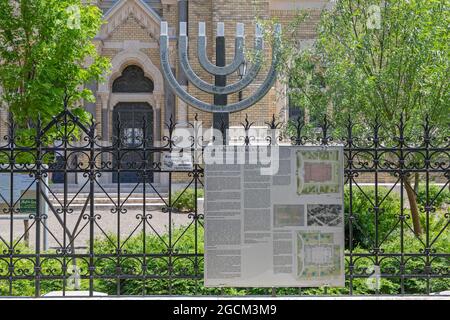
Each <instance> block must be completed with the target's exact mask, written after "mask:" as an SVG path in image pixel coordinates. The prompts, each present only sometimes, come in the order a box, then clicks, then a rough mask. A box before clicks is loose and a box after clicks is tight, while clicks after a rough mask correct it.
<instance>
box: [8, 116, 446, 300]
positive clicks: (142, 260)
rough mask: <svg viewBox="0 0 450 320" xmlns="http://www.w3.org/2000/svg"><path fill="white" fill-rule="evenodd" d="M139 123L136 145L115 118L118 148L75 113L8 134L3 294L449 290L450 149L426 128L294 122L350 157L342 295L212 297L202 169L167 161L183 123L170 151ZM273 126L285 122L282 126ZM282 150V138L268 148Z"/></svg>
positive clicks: (296, 140) (296, 129) (306, 138)
mask: <svg viewBox="0 0 450 320" xmlns="http://www.w3.org/2000/svg"><path fill="white" fill-rule="evenodd" d="M141 124H142V130H138V131H137V132H138V133H140V135H137V136H136V131H133V130H131V131H130V130H126V128H125V126H124V124H123V123H121V121H120V119H119V120H118V121H117V128H115V131H114V132H119V133H120V134H119V136H118V137H114V138H113V139H112V142H110V143H108V144H105V142H104V141H102V140H101V137H99V136H97V130H96V124H95V123H89V124H86V123H83V122H82V121H81V120H80V119H78V118H77V117H76V116H74V115H73V114H72V113H71V112H70V111H68V110H66V111H64V112H62V113H61V114H59V115H58V116H56V117H54V119H53V121H51V122H50V123H48V124H43V123H41V122H40V121H38V123H37V124H36V125H35V126H34V127H33V128H34V129H33V130H31V132H32V134H29V132H30V131H27V132H28V134H24V133H23V132H19V131H18V127H17V126H16V125H15V124H14V123H11V124H10V125H9V126H8V134H7V135H6V136H5V137H4V142H3V143H2V144H1V145H0V175H1V181H0V184H1V185H0V207H1V208H0V219H1V220H0V295H1V296H17V295H25V296H41V295H44V294H47V293H49V292H52V291H61V292H62V293H63V294H65V293H66V292H67V291H71V290H84V291H86V292H87V294H89V295H93V294H95V292H104V293H108V294H110V295H128V296H130V295H167V294H173V295H243V294H251V295H260V294H262V295H302V294H305V295H306V294H430V293H432V292H439V291H445V290H449V289H450V273H449V267H450V245H449V241H450V232H449V230H450V228H449V223H450V214H449V178H450V171H449V168H450V164H449V163H450V161H449V153H450V148H449V139H448V136H442V133H440V132H442V130H436V128H433V127H432V125H431V124H430V123H429V121H428V119H425V121H424V124H423V127H422V130H421V131H420V132H419V133H417V132H416V133H415V134H414V136H413V137H410V136H407V133H408V132H410V131H408V130H407V125H406V124H405V123H404V122H403V119H399V122H398V125H397V127H396V130H395V133H394V134H392V131H389V130H385V129H383V127H382V126H381V125H380V123H378V122H377V121H375V122H374V123H373V124H372V125H371V126H368V127H367V128H366V130H365V131H363V132H360V131H358V130H356V129H355V126H354V124H353V123H352V122H351V121H350V120H349V122H348V124H347V127H346V129H345V130H344V131H342V132H343V134H341V135H344V136H345V137H344V138H342V139H339V133H337V136H336V135H333V134H335V133H336V132H338V131H333V130H332V127H331V125H330V123H328V121H327V119H326V118H325V119H324V122H323V124H322V126H321V127H320V128H316V129H315V130H312V131H308V132H307V131H305V130H306V127H305V125H304V123H303V122H302V121H301V120H300V119H299V120H298V121H297V123H293V124H292V126H291V132H292V134H291V135H292V137H290V136H291V135H289V134H288V135H287V137H284V140H285V141H288V142H289V143H291V144H295V145H303V144H310V143H313V144H317V145H323V146H326V145H330V144H334V143H343V144H344V145H345V162H346V163H345V177H346V182H345V184H346V189H345V218H346V250H345V257H346V287H345V288H326V287H325V288H302V289H299V288H267V289H254V288H229V289H214V288H205V287H203V284H202V283H203V281H202V279H203V252H204V251H203V211H202V206H201V205H200V204H201V196H202V188H203V184H202V181H203V169H202V166H201V165H198V164H194V165H193V167H192V168H190V169H189V170H188V171H186V169H183V170H177V169H168V168H167V167H165V166H164V165H163V161H162V159H163V157H164V154H165V153H168V152H171V151H174V150H177V151H179V150H178V148H177V139H176V137H175V129H176V128H177V124H175V123H174V122H170V123H168V124H166V126H167V130H166V132H167V134H166V135H165V136H164V137H163V138H162V139H161V144H160V145H156V143H155V142H154V141H153V139H152V137H151V136H147V135H148V134H147V132H149V130H147V127H146V126H147V124H146V123H145V121H143V122H142V123H141ZM252 126H255V125H254V124H253V123H251V122H249V121H248V119H245V121H244V122H243V123H242V124H241V127H242V130H243V132H244V134H243V135H242V136H241V137H240V138H241V141H242V143H243V144H246V145H248V144H251V143H252V141H253V139H252V138H253V137H251V136H250V134H249V132H250V129H251V128H252ZM266 126H267V128H268V129H271V130H274V129H278V128H279V127H280V124H279V123H276V121H275V118H273V119H272V121H269V122H267V123H266ZM193 127H194V126H193ZM388 129H391V128H388ZM357 132H358V133H357ZM131 134H132V135H134V136H133V139H132V143H129V141H130V137H129V135H131ZM274 139H276V140H278V139H279V137H278V136H276V137H275V135H268V137H267V139H266V140H267V142H268V143H274V142H275V141H274ZM280 140H282V139H281V138H280ZM199 141H200V142H201V143H205V142H206V141H203V137H197V136H195V137H194V136H193V137H192V143H193V145H192V146H194V144H195V143H197V142H199ZM130 173H133V175H132V178H133V177H134V179H135V181H134V182H131V183H130V182H127V183H124V182H123V181H124V180H122V179H121V176H127V177H128V179H129V178H130ZM21 176H22V177H23V178H20V177H21ZM55 177H57V178H55ZM21 179H22V180H21ZM19 180H20V181H19ZM24 181H25V182H24ZM52 181H56V182H57V181H62V182H63V183H52ZM74 181H76V182H77V183H76V184H75V183H74ZM125 181H130V180H125ZM132 181H133V180H132ZM17 190H18V191H17ZM22 222H23V223H22Z"/></svg>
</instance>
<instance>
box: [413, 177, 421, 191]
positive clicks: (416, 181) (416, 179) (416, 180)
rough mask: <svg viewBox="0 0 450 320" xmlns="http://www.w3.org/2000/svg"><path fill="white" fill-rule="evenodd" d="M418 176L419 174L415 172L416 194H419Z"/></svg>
mask: <svg viewBox="0 0 450 320" xmlns="http://www.w3.org/2000/svg"><path fill="white" fill-rule="evenodd" d="M419 178H420V176H419V173H418V172H416V173H414V191H415V192H416V194H418V193H419V183H420V179H419Z"/></svg>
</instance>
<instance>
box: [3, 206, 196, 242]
mask: <svg viewBox="0 0 450 320" xmlns="http://www.w3.org/2000/svg"><path fill="white" fill-rule="evenodd" d="M148 213H150V214H151V215H152V218H151V219H149V220H148V222H149V224H147V226H146V228H147V234H154V233H155V232H158V233H160V234H163V233H165V232H166V231H167V229H168V227H169V224H170V222H169V214H168V213H164V212H161V211H149V212H148ZM95 214H96V215H97V217H100V219H97V220H96V224H98V225H96V226H95V230H94V234H95V236H96V237H104V233H106V234H111V233H112V234H117V233H118V230H120V232H119V233H120V236H121V237H122V238H123V239H126V238H128V236H130V234H138V233H139V232H140V231H142V230H143V227H142V223H141V220H140V218H138V217H137V216H138V215H140V214H142V210H138V209H128V212H126V213H124V214H121V215H120V219H118V216H117V214H112V213H111V212H110V211H109V210H106V209H102V210H96V211H95ZM79 217H80V213H79V212H75V213H74V214H71V215H68V216H67V222H66V225H67V227H68V229H69V230H71V232H73V230H74V228H75V227H76V225H77V222H78V220H79ZM191 221H192V220H191V219H189V218H188V215H187V214H181V213H172V218H171V222H172V225H173V226H175V227H180V226H186V225H189V223H190V222H191ZM32 223H33V221H30V225H31V224H32ZM119 224H120V229H118V226H119ZM13 226H14V228H13V232H14V236H13V237H14V238H16V239H17V238H19V237H21V236H22V235H23V234H24V223H23V221H20V220H14V224H13ZM152 228H153V229H154V230H152ZM35 229H36V228H35V226H31V228H30V233H29V237H30V245H33V244H34V241H35V240H34V239H35ZM48 229H49V232H48V245H49V247H50V248H52V247H58V246H59V245H58V242H57V241H56V240H55V239H57V240H58V241H62V239H63V227H62V225H61V223H60V222H59V221H58V220H57V219H56V218H55V216H54V214H52V213H49V218H48ZM77 230H78V231H77V232H76V233H77V236H76V241H75V246H77V247H86V244H87V243H88V240H89V225H88V220H85V219H81V221H80V222H79V226H78V228H77ZM103 232H104V233H103ZM0 237H2V238H3V239H5V240H7V241H8V239H9V237H10V222H9V220H0ZM0 241H1V239H0Z"/></svg>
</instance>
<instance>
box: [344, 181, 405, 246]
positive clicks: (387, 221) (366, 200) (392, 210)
mask: <svg viewBox="0 0 450 320" xmlns="http://www.w3.org/2000/svg"><path fill="white" fill-rule="evenodd" d="M352 195H353V196H352V213H353V216H354V217H355V220H354V222H353V224H352V226H353V229H352V232H353V246H361V247H362V248H371V247H372V246H373V244H374V243H375V237H376V232H377V231H376V229H375V226H376V224H375V211H374V209H373V208H374V206H375V188H374V187H361V188H358V187H357V186H355V185H353V189H352ZM344 199H345V200H344V202H345V210H344V212H345V219H346V221H345V227H346V235H348V234H349V223H348V217H349V213H350V189H349V188H348V187H346V188H345V191H344ZM378 206H379V208H380V210H379V217H378V238H379V239H380V240H381V239H383V238H384V237H385V236H387V235H388V234H389V232H391V231H392V229H394V228H395V227H396V226H397V223H398V221H399V218H398V217H399V215H400V196H399V194H398V193H397V192H395V191H392V192H389V189H388V188H385V187H378ZM346 245H348V240H347V241H346Z"/></svg>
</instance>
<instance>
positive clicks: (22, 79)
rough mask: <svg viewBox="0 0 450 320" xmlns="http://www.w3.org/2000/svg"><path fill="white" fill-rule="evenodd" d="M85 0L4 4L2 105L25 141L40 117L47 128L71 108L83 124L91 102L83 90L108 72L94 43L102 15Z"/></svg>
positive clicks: (0, 7) (7, 0) (0, 12)
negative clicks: (65, 110) (65, 108)
mask: <svg viewBox="0 0 450 320" xmlns="http://www.w3.org/2000/svg"><path fill="white" fill-rule="evenodd" d="M82 2H84V1H82V0H1V1H0V87H1V88H2V95H1V101H0V102H1V104H2V105H3V106H4V107H6V108H8V109H9V110H10V111H11V113H12V115H13V117H14V120H15V121H16V123H17V124H18V126H19V130H21V133H22V134H24V135H26V133H27V130H30V129H29V127H30V124H31V123H32V122H35V121H36V119H37V116H38V114H40V117H41V119H42V121H43V122H44V123H45V122H46V121H49V120H50V119H51V117H52V116H55V115H57V114H58V113H59V112H61V111H62V110H63V109H64V106H67V107H68V108H70V109H71V110H72V112H74V113H75V114H76V115H77V116H79V117H80V119H84V120H87V116H88V114H87V112H86V111H84V110H83V109H82V108H81V107H80V105H81V103H82V101H83V100H85V101H92V100H93V99H94V97H93V95H92V92H91V91H90V90H88V89H84V85H85V84H86V83H89V82H91V81H96V80H99V79H101V75H102V74H103V73H104V72H105V70H106V69H107V67H108V61H107V59H105V58H103V57H100V56H99V55H98V53H97V50H96V47H95V45H94V44H93V42H92V40H93V38H94V37H95V35H96V34H97V32H98V30H99V28H100V26H101V24H102V13H101V11H100V10H99V9H98V8H97V7H95V6H91V5H85V4H83V3H82Z"/></svg>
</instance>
